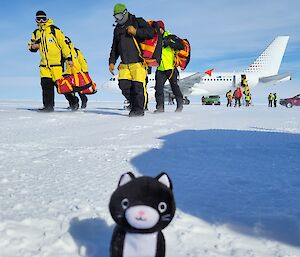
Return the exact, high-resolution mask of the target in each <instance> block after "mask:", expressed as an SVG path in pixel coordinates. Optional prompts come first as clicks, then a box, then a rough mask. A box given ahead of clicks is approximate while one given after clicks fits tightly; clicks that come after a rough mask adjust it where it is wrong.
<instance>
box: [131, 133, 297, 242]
mask: <svg viewBox="0 0 300 257" xmlns="http://www.w3.org/2000/svg"><path fill="white" fill-rule="evenodd" d="M160 139H162V140H163V141H164V143H163V146H162V148H161V149H152V150H150V151H148V152H145V153H143V154H141V155H139V156H137V157H136V158H134V159H133V160H132V161H131V162H132V164H133V165H134V166H135V167H136V168H137V169H138V170H139V172H140V173H142V174H144V175H149V176H156V175H157V174H158V173H159V172H160V171H166V172H167V173H168V174H169V175H170V176H171V179H172V181H173V185H174V192H175V197H176V202H177V207H178V208H180V209H181V210H182V211H184V212H186V213H189V214H192V215H194V216H197V217H199V218H200V219H202V220H205V221H206V222H209V223H211V224H228V225H229V226H230V227H231V228H232V229H234V230H236V231H238V232H240V233H244V234H248V235H251V236H255V237H258V236H259V237H265V238H269V239H273V240H277V241H280V242H283V243H287V244H290V245H294V246H300V200H299V199H300V158H299V153H300V135H298V134H287V133H275V132H257V131H236V130H202V131H197V130H186V131H181V132H178V133H174V134H170V135H166V136H164V137H161V138H160Z"/></svg>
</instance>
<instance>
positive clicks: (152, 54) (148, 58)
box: [133, 20, 162, 67]
mask: <svg viewBox="0 0 300 257" xmlns="http://www.w3.org/2000/svg"><path fill="white" fill-rule="evenodd" d="M147 23H148V24H149V25H150V26H151V27H152V28H153V29H154V30H155V35H154V37H153V38H151V39H147V40H144V41H143V42H141V43H138V42H137V40H136V39H135V37H133V41H134V43H135V46H136V48H137V49H138V51H139V55H140V57H141V58H142V59H143V60H144V62H145V63H146V64H147V66H148V67H155V66H159V65H160V62H161V52H162V35H161V33H160V29H159V25H158V24H157V22H156V21H152V20H149V21H147Z"/></svg>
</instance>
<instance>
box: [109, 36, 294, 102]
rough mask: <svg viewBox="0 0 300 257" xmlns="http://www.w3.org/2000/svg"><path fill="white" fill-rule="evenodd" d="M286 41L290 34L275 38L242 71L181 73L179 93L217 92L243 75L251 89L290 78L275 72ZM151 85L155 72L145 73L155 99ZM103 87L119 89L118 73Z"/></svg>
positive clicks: (235, 83) (168, 89)
mask: <svg viewBox="0 0 300 257" xmlns="http://www.w3.org/2000/svg"><path fill="white" fill-rule="evenodd" d="M288 40H289V36H279V37H276V38H275V39H274V40H273V42H272V43H271V44H270V45H269V46H268V47H267V48H266V49H265V50H264V51H263V53H262V54H261V55H260V56H259V57H258V58H257V59H256V60H255V61H254V62H253V63H252V64H251V65H250V66H249V67H248V68H247V69H245V70H244V71H241V72H214V69H210V70H208V71H205V72H203V73H200V72H180V73H179V81H178V84H179V87H180V89H181V92H182V94H183V95H184V96H185V98H186V97H187V96H189V95H192V96H198V95H201V96H207V95H218V94H222V93H226V92H227V91H228V90H229V89H233V90H234V89H235V88H236V87H238V86H240V85H241V81H242V78H243V77H246V79H247V82H248V85H249V88H250V89H251V88H253V87H255V86H257V85H258V84H265V85H274V84H277V83H280V82H284V81H288V80H291V74H290V73H288V72H287V73H282V74H278V71H279V67H280V64H281V61H282V58H283V55H284V52H285V49H286V46H287V43H288ZM167 83H168V82H167ZM167 83H166V85H165V89H164V90H165V98H166V99H167V98H168V97H169V95H172V90H171V87H170V84H167ZM154 86H155V74H154V73H152V74H150V75H148V84H147V91H148V95H149V98H150V99H151V98H154V94H155V89H154ZM104 87H105V88H107V89H109V90H115V91H116V90H117V91H118V92H120V89H119V87H118V78H117V76H114V77H112V78H111V79H110V80H109V81H108V82H106V83H105V84H104ZM186 99H187V98H186ZM187 101H188V100H187ZM188 103H189V101H188Z"/></svg>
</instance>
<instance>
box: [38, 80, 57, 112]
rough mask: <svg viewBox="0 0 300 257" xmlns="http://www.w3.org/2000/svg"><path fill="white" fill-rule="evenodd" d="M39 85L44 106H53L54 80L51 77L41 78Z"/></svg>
mask: <svg viewBox="0 0 300 257" xmlns="http://www.w3.org/2000/svg"><path fill="white" fill-rule="evenodd" d="M41 86H42V96H43V105H44V107H45V108H53V107H54V88H55V82H53V81H52V79H51V78H41Z"/></svg>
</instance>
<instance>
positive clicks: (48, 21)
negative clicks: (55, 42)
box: [37, 19, 53, 30]
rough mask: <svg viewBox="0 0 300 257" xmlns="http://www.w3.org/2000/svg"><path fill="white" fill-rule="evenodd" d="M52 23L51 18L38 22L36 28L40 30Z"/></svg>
mask: <svg viewBox="0 0 300 257" xmlns="http://www.w3.org/2000/svg"><path fill="white" fill-rule="evenodd" d="M51 25H53V20H52V19H48V20H47V21H46V22H45V23H42V24H38V25H37V26H38V28H39V29H41V30H45V29H46V28H47V27H49V26H51Z"/></svg>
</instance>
